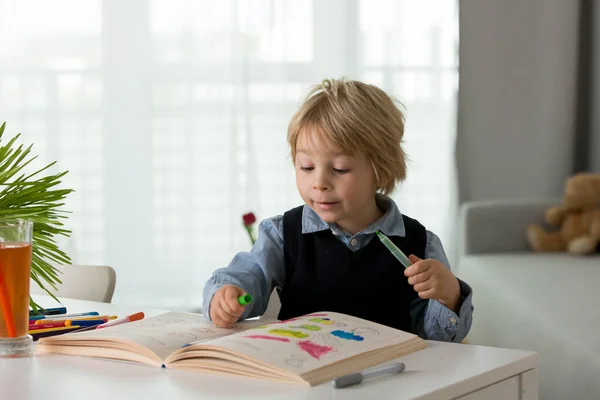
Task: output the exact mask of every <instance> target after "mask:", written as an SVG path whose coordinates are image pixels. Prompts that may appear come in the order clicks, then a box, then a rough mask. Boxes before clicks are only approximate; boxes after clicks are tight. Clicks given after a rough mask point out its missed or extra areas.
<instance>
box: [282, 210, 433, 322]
mask: <svg viewBox="0 0 600 400" xmlns="http://www.w3.org/2000/svg"><path fill="white" fill-rule="evenodd" d="M302 209H303V206H301V207H297V208H294V209H292V210H290V211H288V212H286V213H285V214H284V216H283V251H284V256H285V269H286V279H285V285H284V286H283V288H281V290H279V297H280V300H281V310H280V312H279V319H280V320H285V319H289V318H293V317H298V316H301V315H303V314H308V313H312V312H316V311H332V312H340V313H344V314H348V315H353V316H356V317H359V318H363V319H366V320H369V321H373V322H377V323H380V324H383V325H387V326H390V327H393V328H397V329H401V330H403V331H406V332H411V333H415V334H420V333H421V332H422V325H423V321H422V320H423V313H424V311H425V309H426V307H427V300H422V299H421V298H419V296H418V295H417V292H415V290H414V289H413V287H412V286H411V285H409V283H408V278H406V277H405V276H404V266H403V265H402V264H401V263H400V262H399V261H398V260H396V258H395V257H394V256H393V255H392V254H391V253H390V251H389V250H388V249H387V248H386V247H385V246H384V245H383V244H382V243H381V242H380V241H379V239H378V238H377V237H374V238H373V239H371V241H370V242H369V243H368V244H367V245H366V246H364V247H363V248H361V249H360V250H357V251H355V252H353V251H351V250H350V249H348V248H347V247H346V245H345V244H344V243H342V242H341V241H339V240H338V239H336V238H335V236H334V235H333V233H332V232H331V230H329V229H327V230H324V231H319V232H314V233H308V234H302ZM403 220H404V226H405V228H406V235H405V236H404V237H398V236H391V237H390V239H391V240H392V242H394V244H395V245H396V246H398V247H399V248H400V249H401V250H402V252H403V253H404V254H406V255H407V256H408V255H410V254H414V255H416V256H418V257H420V258H425V254H424V253H425V246H426V243H427V233H426V230H425V228H424V227H423V225H421V224H420V223H419V222H418V221H416V220H414V219H412V218H409V217H406V216H403Z"/></svg>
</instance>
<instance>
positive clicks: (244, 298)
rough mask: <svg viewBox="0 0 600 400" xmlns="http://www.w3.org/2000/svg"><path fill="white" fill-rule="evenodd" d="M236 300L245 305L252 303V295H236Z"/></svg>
mask: <svg viewBox="0 0 600 400" xmlns="http://www.w3.org/2000/svg"><path fill="white" fill-rule="evenodd" d="M238 302H239V303H240V304H241V305H243V306H247V305H248V304H250V303H252V296H251V295H249V294H245V295H243V296H240V297H238Z"/></svg>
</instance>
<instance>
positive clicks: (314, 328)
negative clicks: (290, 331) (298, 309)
mask: <svg viewBox="0 0 600 400" xmlns="http://www.w3.org/2000/svg"><path fill="white" fill-rule="evenodd" d="M290 328H295V329H306V330H307V331H313V332H315V331H320V330H321V327H320V326H317V325H311V324H303V325H290Z"/></svg>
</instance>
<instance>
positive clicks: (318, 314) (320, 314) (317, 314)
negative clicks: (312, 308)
mask: <svg viewBox="0 0 600 400" xmlns="http://www.w3.org/2000/svg"><path fill="white" fill-rule="evenodd" d="M327 315H328V314H326V313H313V314H306V315H305V317H326V316H327Z"/></svg>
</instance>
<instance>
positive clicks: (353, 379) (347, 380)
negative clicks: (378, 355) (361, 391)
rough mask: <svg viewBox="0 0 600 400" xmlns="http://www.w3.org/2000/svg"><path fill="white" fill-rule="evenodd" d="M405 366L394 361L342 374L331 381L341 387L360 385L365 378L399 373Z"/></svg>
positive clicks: (335, 386)
mask: <svg viewBox="0 0 600 400" xmlns="http://www.w3.org/2000/svg"><path fill="white" fill-rule="evenodd" d="M405 368H406V366H405V365H404V363H402V362H400V363H393V364H389V365H384V366H381V367H378V368H373V369H368V370H364V371H362V372H356V373H354V374H348V375H344V376H340V377H339V378H336V379H334V380H333V381H331V382H332V384H333V387H334V388H336V389H341V388H345V387H348V386H353V385H358V384H359V383H361V382H362V381H363V380H365V379H368V378H374V377H376V376H381V375H385V374H399V373H400V372H402V371H404V369H405Z"/></svg>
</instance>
